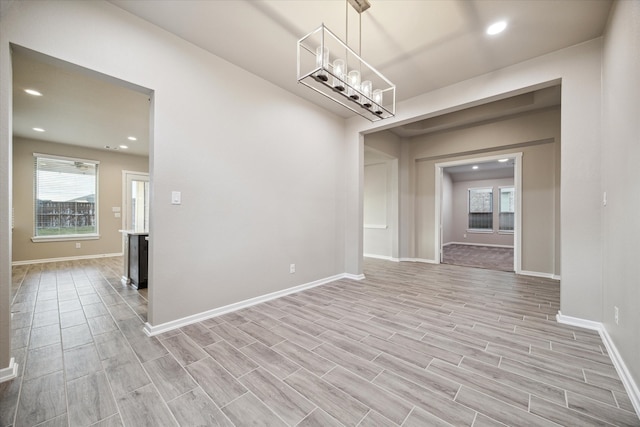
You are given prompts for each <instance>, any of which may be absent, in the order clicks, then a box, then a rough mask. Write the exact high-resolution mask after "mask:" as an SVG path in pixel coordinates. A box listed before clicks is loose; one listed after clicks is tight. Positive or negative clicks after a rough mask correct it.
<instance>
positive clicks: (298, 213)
mask: <svg viewBox="0 0 640 427" xmlns="http://www.w3.org/2000/svg"><path fill="white" fill-rule="evenodd" d="M35 23H37V24H35ZM0 40H1V43H0V75H1V76H2V77H1V79H2V80H1V84H0V102H1V104H0V107H1V108H0V147H1V150H2V154H3V155H2V161H1V163H0V173H1V174H2V176H1V178H2V179H0V181H1V182H2V187H0V196H2V200H1V203H0V206H2V209H3V214H2V215H1V216H0V217H1V218H2V219H1V220H0V221H1V222H0V225H1V230H0V233H2V235H1V236H0V237H2V239H0V240H1V242H2V243H1V245H2V251H1V252H0V254H1V256H0V259H1V261H0V262H1V267H2V268H1V271H2V273H1V274H2V277H1V280H0V289H1V292H2V294H1V295H0V297H1V300H0V313H2V314H1V315H0V327H1V328H2V331H0V334H2V335H0V347H1V348H2V350H1V352H2V353H1V354H0V366H6V364H7V353H8V351H7V350H6V349H7V348H8V345H7V342H8V329H7V326H8V318H7V315H6V313H8V312H9V301H8V299H9V298H8V293H7V289H8V286H9V285H10V269H9V268H7V267H8V266H9V262H10V255H9V254H10V251H9V250H8V249H9V247H8V246H7V244H6V243H5V242H7V241H8V242H9V244H10V239H7V240H6V239H5V238H6V237H7V236H8V230H9V229H8V223H7V221H6V218H7V217H8V216H7V215H6V213H7V212H8V211H7V209H8V208H7V206H8V202H9V200H10V189H9V187H7V184H5V183H10V179H9V178H10V174H9V173H8V172H9V170H10V166H9V164H8V161H9V159H10V158H11V152H10V145H11V144H10V142H11V126H10V123H11V118H10V117H11V66H10V49H9V43H15V44H18V45H21V46H24V47H27V48H29V49H32V50H35V51H38V52H42V53H44V54H47V55H50V56H53V57H56V58H60V59H62V60H65V61H68V62H71V63H73V64H77V65H80V66H83V67H86V68H88V69H91V70H95V71H98V72H101V73H104V74H107V75H110V76H114V77H116V78H118V79H122V80H124V81H127V82H131V83H133V84H136V85H139V86H141V87H145V88H149V89H151V90H153V94H154V95H153V106H152V114H153V123H152V129H151V135H152V140H153V143H152V144H151V153H150V172H151V179H152V181H153V186H152V195H151V211H152V212H153V213H152V218H151V225H150V237H151V238H150V261H151V268H150V291H149V297H150V311H149V322H150V323H151V325H159V324H162V323H165V322H169V321H172V320H175V319H178V318H182V317H184V316H188V315H192V314H195V313H199V312H203V311H205V310H210V309H213V308H216V307H221V306H225V305H227V304H230V303H234V302H238V301H242V300H245V299H248V298H251V297H256V296H260V295H263V294H267V293H270V292H274V291H278V290H282V289H286V288H289V287H292V286H295V285H300V284H304V283H308V282H312V281H315V280H318V279H323V278H327V277H330V276H333V275H336V274H339V273H342V272H344V271H345V268H344V237H343V236H344V231H345V228H344V219H343V218H344V213H345V206H344V201H345V200H346V199H347V194H346V189H345V185H344V182H345V177H346V175H345V171H344V161H343V158H344V145H345V144H344V133H343V132H344V121H343V120H342V119H340V118H338V117H336V116H334V115H332V114H329V113H327V112H326V111H324V110H322V109H320V108H318V107H316V106H314V105H313V104H311V103H308V102H306V101H304V100H302V99H300V98H298V97H296V96H294V95H292V94H290V93H288V92H285V91H284V90H282V89H280V88H278V87H276V86H274V85H272V84H270V83H267V82H265V81H264V80H262V79H259V78H258V77H256V76H254V75H251V74H249V73H247V72H245V71H243V70H242V69H240V68H238V67H236V66H234V65H232V64H230V63H228V62H225V61H223V60H221V59H220V58H218V57H216V56H213V55H211V54H209V53H207V52H205V51H203V50H201V49H199V48H197V47H195V46H193V45H191V44H189V43H187V42H185V41H183V40H182V39H179V38H178V37H176V36H173V35H171V34H169V33H167V32H166V31H164V30H161V29H159V28H157V27H155V26H153V25H150V24H148V23H146V22H144V21H142V20H140V19H138V18H136V17H134V16H132V15H130V14H128V13H126V12H124V11H122V10H121V9H119V8H117V7H115V6H113V5H111V4H109V3H106V2H15V3H14V4H13V7H12V8H10V9H9V11H8V13H7V14H6V15H4V16H3V17H2V26H1V29H0ZM310 129H311V130H312V131H309V130H310ZM357 170H361V168H357ZM174 190H177V191H181V192H182V204H181V205H171V203H170V195H171V192H172V191H174ZM290 263H295V264H296V273H295V274H289V264H290Z"/></svg>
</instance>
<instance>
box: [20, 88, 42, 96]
mask: <svg viewBox="0 0 640 427" xmlns="http://www.w3.org/2000/svg"><path fill="white" fill-rule="evenodd" d="M24 91H25V92H27V93H28V94H29V95H33V96H42V94H41V93H40V92H38V91H37V90H35V89H25V90H24Z"/></svg>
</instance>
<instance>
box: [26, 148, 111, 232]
mask: <svg viewBox="0 0 640 427" xmlns="http://www.w3.org/2000/svg"><path fill="white" fill-rule="evenodd" d="M39 158H44V159H52V160H65V161H71V162H82V163H90V164H93V165H95V167H96V177H95V181H96V191H95V192H96V194H95V218H96V232H95V233H87V234H64V235H52V236H37V235H36V228H37V226H38V223H37V215H38V213H37V211H36V209H37V203H38V202H37V197H38V189H37V176H36V175H37V172H38V171H37V169H36V168H37V160H38V159H39ZM33 159H34V170H33V197H32V201H33V209H32V213H33V236H32V237H31V241H32V242H34V243H42V242H68V241H78V240H97V239H99V238H100V228H99V225H100V221H99V208H98V206H99V204H98V203H99V201H98V194H99V193H100V191H99V188H100V187H99V182H100V180H99V173H100V168H99V167H98V166H99V165H100V161H98V160H89V159H81V158H76V157H68V156H58V155H54V154H42V153H33Z"/></svg>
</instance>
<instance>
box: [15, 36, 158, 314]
mask: <svg viewBox="0 0 640 427" xmlns="http://www.w3.org/2000/svg"><path fill="white" fill-rule="evenodd" d="M11 66H12V70H13V81H12V85H13V97H12V99H13V105H12V112H13V114H12V118H13V135H12V144H13V150H12V158H11V159H10V161H11V162H12V165H13V173H14V179H13V199H12V201H11V204H12V208H13V212H14V223H13V239H12V240H13V241H12V250H11V257H12V259H11V261H12V264H13V265H20V264H24V265H28V264H37V263H43V262H53V261H75V260H79V259H91V258H108V259H109V260H113V265H114V267H113V268H114V269H116V268H117V269H119V267H118V266H117V264H118V263H120V261H119V260H120V258H118V257H121V256H122V253H123V236H122V233H121V230H122V229H123V228H125V224H127V222H128V221H129V222H130V223H131V224H135V226H136V227H142V228H148V224H149V213H150V209H149V207H150V200H149V191H148V188H149V187H148V186H149V181H150V179H149V173H148V172H149V165H150V162H149V152H150V144H151V138H150V135H151V132H150V128H151V123H152V108H151V103H152V95H153V91H151V90H150V89H147V88H143V87H140V86H138V85H135V84H132V83H129V82H125V81H122V80H119V79H117V78H114V77H111V76H108V75H105V74H101V73H99V72H97V71H94V70H91V69H87V68H84V67H82V66H79V65H76V64H72V63H69V62H66V61H63V60H60V59H57V58H54V57H51V56H48V55H45V54H43V53H40V52H36V51H33V50H31V49H28V48H25V47H22V46H18V45H11ZM34 153H39V154H40V157H41V158H40V160H42V159H45V160H42V162H45V161H46V159H49V158H52V159H61V158H62V159H71V160H73V162H72V165H74V166H75V168H74V169H73V172H74V173H73V174H71V173H68V174H67V175H66V176H67V178H68V179H67V180H66V181H65V185H66V184H68V182H67V181H69V182H70V183H71V184H73V182H71V181H74V179H75V180H78V179H80V178H81V177H82V176H84V175H86V174H87V173H88V171H87V168H88V166H87V165H95V166H94V169H95V173H94V174H93V176H94V181H95V183H94V185H93V187H91V189H90V190H86V191H85V190H84V187H83V189H82V190H79V191H80V192H79V193H77V194H76V193H73V194H72V193H71V192H68V191H67V192H63V191H58V192H57V193H55V194H54V193H51V192H48V193H45V192H39V193H34V191H33V189H34V179H35V177H36V174H37V173H39V172H40V171H41V170H42V171H45V172H47V173H51V172H50V171H49V170H48V169H50V168H51V166H50V165H47V166H46V167H45V166H43V165H42V162H40V166H41V167H39V168H38V167H37V166H38V164H36V167H35V169H34ZM132 170H135V171H141V174H143V175H145V176H144V177H143V178H140V179H144V180H145V181H146V184H143V185H142V187H141V188H140V190H139V191H138V192H137V194H139V195H140V196H141V197H142V198H141V199H140V200H138V201H137V202H136V206H131V207H128V206H127V205H126V204H125V203H124V201H125V200H131V199H130V198H129V197H127V196H125V195H124V193H123V190H124V188H123V185H122V183H121V178H122V176H123V171H132ZM43 173H44V172H43ZM76 177H78V179H76ZM60 185H62V184H60ZM145 185H146V187H145ZM131 189H132V190H133V187H131ZM50 194H54V195H53V196H50ZM43 195H44V196H43ZM136 200H137V199H136ZM80 202H84V204H83V205H82V206H83V209H84V210H83V211H82V212H81V211H80V210H79V208H77V207H73V206H78V205H80ZM46 203H49V204H50V205H52V206H53V205H55V204H56V203H57V204H58V205H60V204H65V206H72V207H71V208H68V209H66V210H65V211H64V212H54V213H56V214H59V215H62V214H64V218H63V219H64V224H65V228H64V229H65V230H77V229H78V225H79V224H76V222H78V218H81V219H82V220H83V221H84V222H83V224H84V223H88V222H90V225H91V227H93V228H92V230H94V231H93V232H92V233H91V235H79V234H78V232H77V231H75V232H67V233H65V234H64V235H62V236H54V238H51V237H49V236H46V243H43V242H45V238H42V237H40V235H39V234H38V235H37V234H36V231H35V230H36V226H39V227H40V228H43V227H48V226H49V224H52V225H51V226H54V225H56V224H57V223H60V221H61V220H58V219H56V218H54V219H53V220H51V221H42V220H41V217H43V215H51V214H50V213H48V212H44V211H43V212H39V211H36V212H34V206H35V207H38V206H43V205H45V204H46ZM140 209H142V210H140ZM132 210H135V212H136V214H135V216H132V214H131V211H132ZM85 211H90V213H91V215H90V218H89V219H87V218H86V217H87V215H84V216H81V215H79V213H83V212H85ZM134 221H135V222H134ZM83 224H81V225H83ZM74 225H75V227H73V226H74ZM126 226H130V225H126ZM46 231H47V230H45V232H46ZM40 234H46V233H40ZM14 295H15V293H13V294H12V299H13V296H14ZM145 311H146V310H145Z"/></svg>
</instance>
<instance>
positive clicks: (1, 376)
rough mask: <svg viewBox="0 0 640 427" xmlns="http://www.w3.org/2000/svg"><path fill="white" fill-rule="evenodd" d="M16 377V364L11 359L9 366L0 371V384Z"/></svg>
mask: <svg viewBox="0 0 640 427" xmlns="http://www.w3.org/2000/svg"><path fill="white" fill-rule="evenodd" d="M17 376H18V364H17V363H16V360H15V359H14V358H13V357H12V358H11V359H10V360H9V366H7V367H6V368H2V369H0V383H2V382H5V381H10V380H12V379H14V378H16V377H17Z"/></svg>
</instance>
